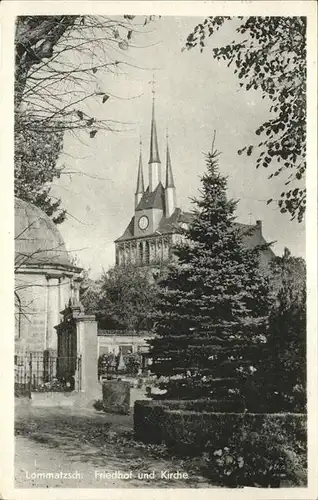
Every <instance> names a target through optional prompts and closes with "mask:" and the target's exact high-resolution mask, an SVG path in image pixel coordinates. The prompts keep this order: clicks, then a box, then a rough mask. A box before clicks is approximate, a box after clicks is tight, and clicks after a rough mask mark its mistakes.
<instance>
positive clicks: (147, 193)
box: [115, 96, 274, 268]
mask: <svg viewBox="0 0 318 500" xmlns="http://www.w3.org/2000/svg"><path fill="white" fill-rule="evenodd" d="M149 149H150V154H149V162H148V187H147V188H146V189H145V183H144V174H143V164H142V149H141V147H140V153H139V165H138V173H137V186H136V192H135V210H134V214H133V216H132V218H131V220H130V222H129V224H128V226H127V228H126V230H125V231H124V233H123V234H122V236H120V237H119V238H118V239H117V240H116V241H115V249H116V264H117V265H123V264H126V263H128V262H132V263H134V264H137V265H141V266H149V267H152V268H153V267H155V266H161V265H164V264H166V263H168V262H169V261H170V260H171V258H172V247H173V245H174V244H175V243H176V242H177V241H178V240H179V239H180V238H181V236H180V231H179V229H180V227H184V226H187V225H188V224H189V223H191V220H192V219H193V215H192V213H190V212H185V211H183V210H182V209H181V208H180V207H178V204H177V195H176V186H175V182H174V177H173V169H172V162H171V156H170V149H169V142H168V136H167V146H166V157H165V178H164V183H163V182H162V175H161V174H162V172H161V160H160V154H159V148H158V140H157V126H156V118H155V99H154V96H153V101H152V118H151V130H150V148H149ZM237 226H238V227H239V229H240V230H241V231H242V233H243V242H244V244H245V245H246V246H247V247H249V248H251V247H255V246H256V245H262V244H266V241H265V239H264V237H263V234H262V222H261V221H259V220H257V221H256V224H255V225H248V224H237ZM273 257H274V253H273V251H272V250H271V248H267V249H264V250H263V251H262V252H261V254H260V264H261V266H267V265H268V262H269V261H270V260H271V259H272V258H273Z"/></svg>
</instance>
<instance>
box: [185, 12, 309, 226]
mask: <svg viewBox="0 0 318 500" xmlns="http://www.w3.org/2000/svg"><path fill="white" fill-rule="evenodd" d="M237 19H239V20H240V24H239V26H238V27H237V28H236V38H235V40H233V41H232V42H231V43H229V44H227V45H224V46H223V47H214V48H213V49H212V52H213V57H214V58H216V59H217V60H218V61H225V62H226V63H227V65H228V66H230V67H232V68H233V70H234V73H235V74H236V75H237V77H238V78H239V80H240V86H241V87H242V88H243V89H244V90H250V89H254V90H257V89H259V90H260V91H261V92H262V96H263V98H265V97H267V98H268V99H269V100H270V112H271V118H270V119H269V120H267V121H266V122H264V123H263V124H261V125H260V126H259V127H258V128H257V130H256V131H255V133H256V135H258V136H260V142H259V143H258V144H251V145H247V146H246V147H244V148H243V149H242V150H240V151H239V152H238V153H239V154H241V153H243V152H245V153H246V154H247V155H248V156H249V155H251V154H252V152H253V149H256V150H257V152H258V157H257V160H256V168H259V167H260V166H263V167H265V168H270V167H271V168H272V172H271V173H270V174H269V179H271V178H273V177H276V176H278V175H284V176H285V184H286V186H288V187H286V191H283V192H282V193H281V196H280V199H279V200H278V201H277V202H278V206H279V207H280V211H281V212H282V213H286V212H288V213H289V214H290V215H291V218H292V219H294V218H295V217H297V219H298V221H299V222H301V221H302V219H303V216H304V212H305V206H306V190H305V187H304V182H303V181H304V175H305V169H306V18H305V17H287V16H286V17H278V16H277V17H274V16H273V17H247V18H243V17H239V18H237ZM230 21H231V22H232V21H233V18H231V17H226V16H225V17H208V18H206V19H205V20H204V21H203V22H202V23H200V24H198V25H197V26H196V27H195V28H194V30H193V32H192V33H190V35H189V36H188V39H187V42H186V47H187V48H188V49H192V48H193V47H196V46H197V47H199V48H200V51H201V52H202V51H203V49H204V48H205V46H206V43H207V38H209V37H213V35H214V33H215V32H216V31H218V30H219V29H220V28H221V27H222V26H223V25H224V24H228V22H230ZM272 201H273V200H272V199H269V200H268V202H267V203H271V202H272Z"/></svg>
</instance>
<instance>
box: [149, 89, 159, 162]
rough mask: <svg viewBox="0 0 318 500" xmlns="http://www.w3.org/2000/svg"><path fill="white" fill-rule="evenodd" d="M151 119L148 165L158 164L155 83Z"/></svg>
mask: <svg viewBox="0 0 318 500" xmlns="http://www.w3.org/2000/svg"><path fill="white" fill-rule="evenodd" d="M152 84H153V88H152V117H151V135H150V157H149V163H160V157H159V148H158V139H157V126H156V117H155V88H154V85H155V82H154V81H153V82H152Z"/></svg>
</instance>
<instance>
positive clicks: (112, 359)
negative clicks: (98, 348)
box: [98, 353, 118, 378]
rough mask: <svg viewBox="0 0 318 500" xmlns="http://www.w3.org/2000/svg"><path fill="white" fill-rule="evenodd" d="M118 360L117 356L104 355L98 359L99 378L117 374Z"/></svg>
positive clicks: (111, 354)
mask: <svg viewBox="0 0 318 500" xmlns="http://www.w3.org/2000/svg"><path fill="white" fill-rule="evenodd" d="M117 364H118V360H117V357H116V356H115V354H113V353H110V354H102V355H101V356H99V358H98V378H99V377H101V376H103V375H104V376H105V375H106V376H107V375H111V374H114V373H116V370H117Z"/></svg>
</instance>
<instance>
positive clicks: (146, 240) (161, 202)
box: [115, 89, 185, 266]
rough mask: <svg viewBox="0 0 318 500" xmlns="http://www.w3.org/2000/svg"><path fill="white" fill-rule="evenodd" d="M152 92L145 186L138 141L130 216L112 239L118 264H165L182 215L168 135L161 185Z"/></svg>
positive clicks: (169, 257) (182, 218) (181, 221)
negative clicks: (134, 188)
mask: <svg viewBox="0 0 318 500" xmlns="http://www.w3.org/2000/svg"><path fill="white" fill-rule="evenodd" d="M152 94H153V96H152V109H151V123H150V143H149V162H148V186H147V188H146V189H145V183H144V176H143V164H142V147H141V143H140V152H139V164H138V172H137V186H136V191H135V203H134V205H135V206H134V208H135V210H134V215H133V217H132V218H131V220H130V223H129V225H128V226H127V228H126V230H125V232H124V233H123V234H122V236H121V237H120V238H118V239H117V240H116V241H115V245H116V263H117V264H118V265H121V264H126V263H128V262H133V263H135V264H139V265H143V266H144V265H146V266H147V265H149V266H153V265H154V266H156V265H162V264H163V263H167V262H168V261H169V260H170V259H171V247H172V245H173V244H174V243H175V241H176V238H177V237H178V236H177V233H178V226H180V224H182V223H183V220H184V218H185V214H184V213H183V212H182V211H181V210H180V208H177V206H176V187H175V184H174V179H173V173H172V165H171V158H170V149H169V143H168V136H167V148H166V165H165V167H166V169H165V170H166V171H165V180H164V185H163V183H162V181H161V161H160V155H159V147H158V137H157V123H156V116H155V92H154V89H153V90H152Z"/></svg>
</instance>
